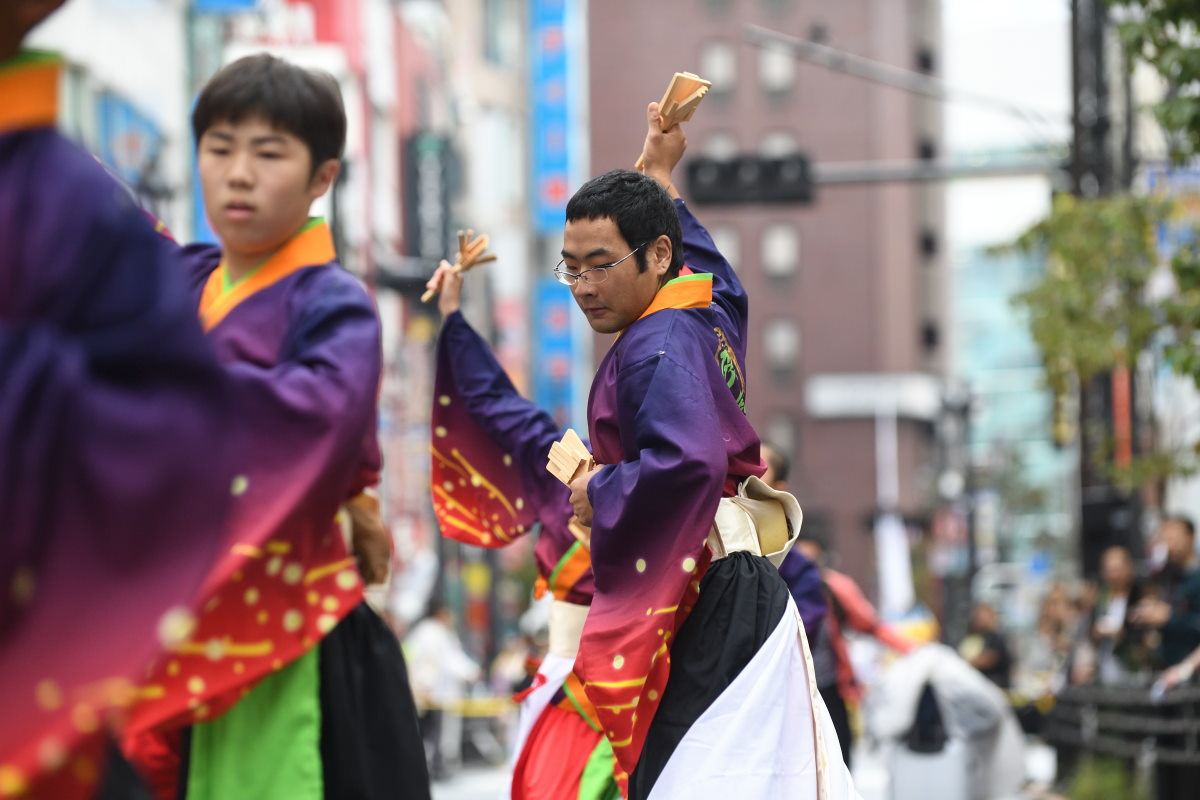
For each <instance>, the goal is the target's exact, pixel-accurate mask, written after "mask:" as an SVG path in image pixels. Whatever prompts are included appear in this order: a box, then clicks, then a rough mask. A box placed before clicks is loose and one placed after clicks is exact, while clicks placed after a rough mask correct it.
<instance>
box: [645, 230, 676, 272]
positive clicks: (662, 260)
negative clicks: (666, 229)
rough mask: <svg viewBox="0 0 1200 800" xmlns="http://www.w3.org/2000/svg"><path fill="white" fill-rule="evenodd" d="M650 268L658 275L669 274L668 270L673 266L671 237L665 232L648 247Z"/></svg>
mask: <svg viewBox="0 0 1200 800" xmlns="http://www.w3.org/2000/svg"><path fill="white" fill-rule="evenodd" d="M648 252H649V261H650V268H651V269H652V270H653V271H654V273H655V274H656V275H659V276H662V275H666V274H667V270H669V269H670V268H671V254H672V252H673V251H672V249H671V237H670V236H667V235H666V234H665V233H664V234H662V235H660V236H659V237H658V238H657V239H655V240H654V243H653V244H652V245H650V247H649V248H648Z"/></svg>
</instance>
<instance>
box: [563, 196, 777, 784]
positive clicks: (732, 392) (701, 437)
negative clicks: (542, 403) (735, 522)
mask: <svg viewBox="0 0 1200 800" xmlns="http://www.w3.org/2000/svg"><path fill="white" fill-rule="evenodd" d="M676 208H677V211H678V213H679V218H680V222H681V224H682V228H683V241H684V247H685V250H686V255H687V261H688V266H689V267H690V268H691V270H692V271H694V272H693V273H692V274H683V275H681V276H680V277H679V278H677V279H675V280H673V281H671V282H669V283H668V284H666V285H665V286H664V287H663V288H662V289H661V290H660V291H659V293H658V295H657V296H656V297H655V299H654V302H653V303H652V304H651V306H650V308H649V309H647V311H646V313H645V314H644V315H643V316H642V317H641V318H640V319H639V320H637V321H636V322H634V323H633V324H632V325H630V326H629V327H628V328H626V329H625V330H624V331H623V332H622V333H621V334H620V336H619V338H618V339H617V341H616V343H615V344H614V345H613V347H612V349H611V350H609V352H608V354H607V355H606V356H605V358H604V360H603V362H602V363H601V364H600V368H599V370H598V372H597V375H596V378H595V381H594V382H593V384H592V392H591V396H590V398H589V402H588V421H589V430H590V433H591V442H592V447H593V455H594V456H595V459H596V461H597V462H598V463H602V464H607V465H608V466H605V467H603V468H602V469H601V470H600V471H599V472H598V473H597V474H596V476H595V477H594V478H593V479H592V481H591V483H590V484H589V487H588V493H589V496H590V498H591V502H592V506H593V508H594V510H595V511H594V518H593V522H592V568H593V571H594V576H595V594H594V596H593V600H592V606H591V611H590V612H589V614H588V618H587V622H586V623H585V625H584V629H583V639H582V642H581V645H580V653H579V658H578V660H577V662H576V671H577V673H578V674H579V675H580V677H581V678H582V679H583V681H584V684H585V688H586V691H587V694H588V697H589V699H590V700H591V701H592V703H593V704H594V705H595V707H596V710H597V712H598V714H599V717H600V720H601V723H602V725H603V729H604V731H605V733H606V735H607V736H608V737H609V740H610V742H611V744H612V747H613V752H614V754H615V755H616V757H617V760H618V762H619V764H620V766H621V767H622V768H623V769H624V770H625V771H626V772H632V770H633V768H634V766H635V765H636V764H637V761H638V757H639V755H640V753H641V748H642V744H643V742H644V740H645V736H646V730H647V728H648V727H649V725H650V722H651V720H652V719H653V717H654V713H655V710H656V708H657V706H658V703H659V701H660V699H661V697H662V692H663V689H664V687H665V686H666V682H667V675H668V672H669V668H670V648H671V643H672V637H673V636H674V634H675V632H676V631H677V630H678V629H679V626H680V625H681V624H682V623H683V620H684V619H685V618H686V616H687V614H688V612H689V611H690V610H691V606H692V603H694V602H695V598H696V596H697V592H698V589H699V581H700V578H701V577H702V576H703V575H704V572H705V570H706V568H707V566H708V563H709V560H710V555H711V554H710V552H709V550H708V548H707V546H706V544H705V541H706V537H707V536H708V533H709V529H710V527H711V525H712V522H713V518H714V516H715V514H716V510H717V503H718V501H719V500H720V498H721V497H722V495H723V494H730V493H732V491H731V490H732V488H733V487H734V485H735V484H736V481H737V479H739V478H742V477H744V476H749V475H761V474H762V473H763V471H764V467H763V465H762V463H761V459H760V457H759V439H758V435H757V434H756V433H755V432H754V429H753V428H752V427H751V425H750V423H749V421H748V420H747V419H746V415H745V413H744V402H745V386H746V383H745V376H744V373H743V371H742V369H743V368H742V364H743V363H744V361H745V338H746V316H747V301H746V294H745V292H744V291H743V289H742V286H741V284H740V282H739V281H738V279H737V276H736V275H735V274H734V272H733V270H732V268H731V267H730V266H729V264H728V262H726V261H725V259H724V258H723V257H722V256H721V254H720V253H719V252H718V251H717V249H716V246H715V245H714V244H713V242H712V239H711V238H710V237H709V235H708V232H707V231H705V230H704V228H703V227H702V226H701V225H700V223H699V222H698V221H697V220H696V219H695V217H693V216H692V214H691V212H690V211H689V210H688V209H687V207H686V206H685V205H684V204H683V202H682V201H679V200H677V201H676Z"/></svg>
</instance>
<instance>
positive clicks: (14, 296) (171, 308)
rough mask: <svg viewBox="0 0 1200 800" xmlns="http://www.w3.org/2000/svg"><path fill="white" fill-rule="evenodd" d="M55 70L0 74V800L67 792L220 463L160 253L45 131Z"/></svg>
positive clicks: (123, 696)
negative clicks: (10, 796)
mask: <svg viewBox="0 0 1200 800" xmlns="http://www.w3.org/2000/svg"><path fill="white" fill-rule="evenodd" d="M58 73H59V63H58V61H57V60H56V59H53V58H51V57H48V56H45V55H37V54H27V55H25V56H22V57H19V58H18V59H17V60H15V61H13V62H8V63H7V64H0V97H2V98H4V100H3V101H2V102H0V709H3V711H2V712H0V794H4V795H7V794H10V793H11V794H14V795H19V796H22V797H54V798H59V799H60V800H64V799H66V798H73V797H78V796H87V795H90V793H91V792H92V791H93V789H94V786H92V785H90V784H92V783H94V782H95V781H96V780H97V778H98V776H99V774H100V772H101V770H102V768H103V762H102V760H101V757H102V756H103V744H104V743H103V739H102V738H101V731H102V717H103V715H104V713H105V712H106V710H108V709H109V708H111V707H112V706H113V705H114V704H124V703H128V702H129V701H130V699H131V698H132V696H133V686H134V684H133V683H132V681H135V680H137V679H139V678H140V677H141V676H142V670H143V668H144V667H145V664H146V662H147V661H148V660H149V659H150V657H151V656H152V655H153V653H154V651H155V649H156V648H157V647H159V646H160V636H168V637H169V634H170V633H171V632H172V628H173V627H174V625H173V622H174V621H177V620H183V619H186V617H187V614H186V612H184V611H183V610H182V609H180V608H178V606H179V604H186V603H188V602H189V601H190V600H191V599H192V598H193V596H194V593H195V591H196V590H197V588H198V587H199V585H200V582H201V580H202V578H203V576H204V574H205V572H206V571H207V570H208V569H209V568H210V567H211V565H212V563H213V558H214V557H215V556H216V554H217V547H218V545H219V533H220V531H221V529H222V524H223V520H224V518H225V514H226V511H227V508H228V505H229V501H230V491H229V489H230V482H231V478H232V475H233V463H232V462H233V459H232V457H231V455H232V453H231V451H230V448H229V446H228V441H227V439H226V437H225V436H224V435H223V425H224V422H225V419H226V417H227V415H228V414H229V413H231V412H230V407H229V404H228V402H227V400H228V398H227V395H226V393H225V389H226V386H225V378H224V376H223V374H222V372H221V370H220V368H219V367H218V365H217V362H216V360H215V359H214V358H213V355H212V348H211V347H210V345H209V344H208V343H207V342H206V341H205V340H204V336H203V334H202V332H201V330H200V326H199V325H197V324H196V319H195V313H194V306H192V305H191V304H190V303H189V299H188V295H187V291H186V289H185V287H184V285H183V281H182V280H181V279H180V277H179V276H178V275H177V274H176V273H175V272H173V271H172V270H171V269H169V265H170V252H171V250H170V248H171V247H172V245H171V243H170V242H169V241H168V240H167V239H166V238H164V237H162V236H160V235H159V234H157V233H155V231H154V229H153V227H152V225H151V224H150V222H149V221H148V219H147V217H146V216H145V215H144V214H143V213H142V212H141V211H140V210H139V209H138V208H137V207H136V206H135V205H134V203H133V202H132V201H131V199H130V198H129V196H128V195H127V194H126V193H125V191H124V190H123V189H121V188H120V187H119V186H118V185H117V184H116V183H115V182H114V181H113V180H112V178H111V177H109V175H107V174H106V173H105V171H104V169H103V168H102V167H101V166H100V165H99V164H98V163H97V162H96V161H95V160H94V159H93V158H92V157H90V156H89V155H87V154H86V153H84V152H83V151H81V150H80V149H78V148H77V147H76V146H74V145H73V144H70V143H69V142H67V141H66V140H65V139H63V138H62V137H61V136H60V135H59V134H58V133H56V132H55V130H54V128H53V124H54V119H55V115H56V103H55V100H56V98H55V90H56V88H57V84H58V78H59V74H58ZM173 607H174V608H175V611H174V612H171V611H170V609H172V608H173ZM22 792H28V794H23V793H22Z"/></svg>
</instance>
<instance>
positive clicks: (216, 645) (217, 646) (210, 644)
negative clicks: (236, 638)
mask: <svg viewBox="0 0 1200 800" xmlns="http://www.w3.org/2000/svg"><path fill="white" fill-rule="evenodd" d="M204 655H205V657H206V658H207V659H208V660H209V661H220V660H221V659H222V658H224V657H225V643H224V642H222V641H221V640H220V639H209V640H208V641H207V642H206V643H205V645H204Z"/></svg>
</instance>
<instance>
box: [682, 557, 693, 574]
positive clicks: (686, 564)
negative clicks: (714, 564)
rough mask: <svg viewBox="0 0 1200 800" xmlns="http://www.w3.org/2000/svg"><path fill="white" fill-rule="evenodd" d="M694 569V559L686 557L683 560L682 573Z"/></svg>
mask: <svg viewBox="0 0 1200 800" xmlns="http://www.w3.org/2000/svg"><path fill="white" fill-rule="evenodd" d="M695 568H696V559H694V558H692V557H691V556H688V557H687V558H685V559H684V560H683V571H684V572H691V571H692V570H694V569H695Z"/></svg>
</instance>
